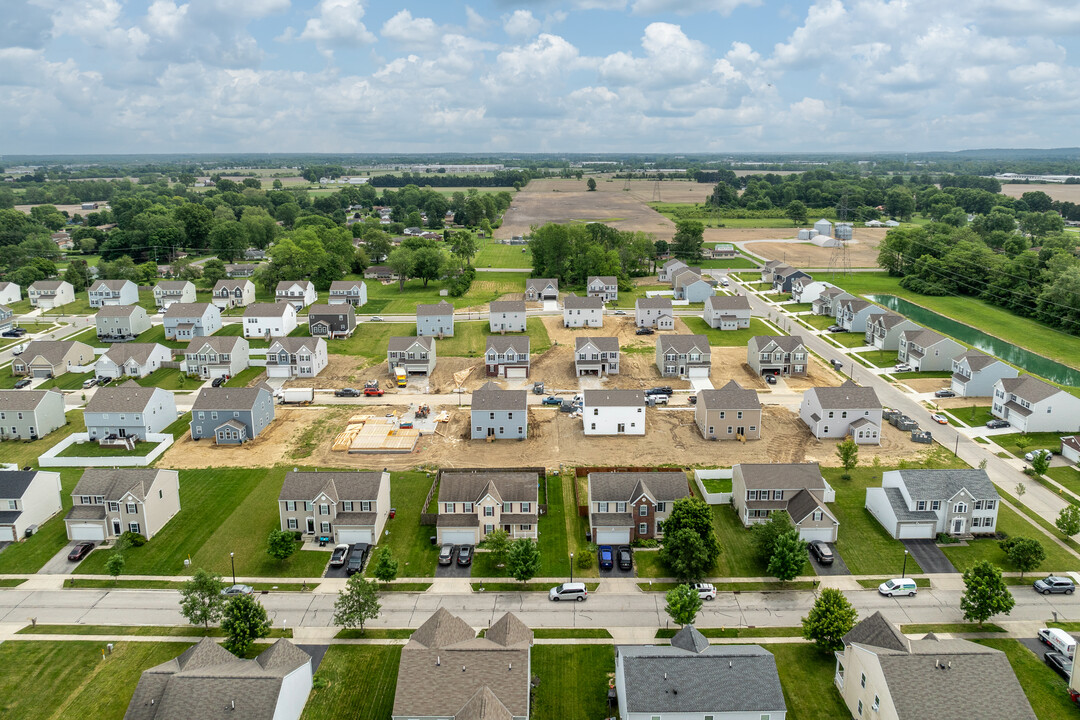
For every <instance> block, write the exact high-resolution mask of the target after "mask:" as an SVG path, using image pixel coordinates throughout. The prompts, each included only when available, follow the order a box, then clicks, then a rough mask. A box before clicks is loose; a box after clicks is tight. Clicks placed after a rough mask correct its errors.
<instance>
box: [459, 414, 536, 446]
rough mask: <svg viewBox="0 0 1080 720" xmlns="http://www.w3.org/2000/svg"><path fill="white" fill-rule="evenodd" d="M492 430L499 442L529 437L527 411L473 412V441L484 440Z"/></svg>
mask: <svg viewBox="0 0 1080 720" xmlns="http://www.w3.org/2000/svg"><path fill="white" fill-rule="evenodd" d="M489 429H490V430H492V431H493V434H494V437H495V438H496V439H498V440H506V439H521V438H526V437H528V435H529V414H528V411H527V410H495V411H486V410H473V411H472V439H473V440H483V439H484V438H486V437H487V436H488V431H489Z"/></svg>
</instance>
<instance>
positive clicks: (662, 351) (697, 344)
mask: <svg viewBox="0 0 1080 720" xmlns="http://www.w3.org/2000/svg"><path fill="white" fill-rule="evenodd" d="M656 369H657V370H659V371H660V375H661V376H662V377H690V378H695V377H698V378H702V377H703V378H707V377H709V371H710V370H711V369H712V352H711V349H710V348H709V338H708V337H706V336H705V335H661V336H660V337H659V338H658V339H657V341H656Z"/></svg>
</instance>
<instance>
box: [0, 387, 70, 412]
mask: <svg viewBox="0 0 1080 720" xmlns="http://www.w3.org/2000/svg"><path fill="white" fill-rule="evenodd" d="M46 393H56V394H57V395H58V396H59V397H60V399H61V400H63V397H64V394H63V393H62V392H60V391H59V390H0V410H5V411H7V412H18V411H20V410H21V411H25V412H30V411H32V410H36V409H37V407H38V405H40V404H41V403H42V402H43V401H44V400H45V398H46Z"/></svg>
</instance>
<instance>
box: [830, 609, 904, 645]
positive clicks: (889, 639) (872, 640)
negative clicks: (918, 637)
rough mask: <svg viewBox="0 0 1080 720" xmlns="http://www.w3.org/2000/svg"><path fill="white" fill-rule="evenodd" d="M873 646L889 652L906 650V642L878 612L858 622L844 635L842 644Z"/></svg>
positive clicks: (894, 627)
mask: <svg viewBox="0 0 1080 720" xmlns="http://www.w3.org/2000/svg"><path fill="white" fill-rule="evenodd" d="M855 643H858V644H859V645H873V646H874V647H880V648H887V649H889V650H907V643H908V640H907V638H906V637H904V636H903V634H901V632H900V631H899V630H898V629H897V628H896V626H895V625H893V624H892V623H891V622H889V621H888V620H886V619H885V616H884V615H882V614H881V611H880V610H878V611H877V612H875V613H874V614H873V615H871V616H870V617H868V618H864V619H863V620H860V621H859V622H858V623H857V624H856V625H855V627H853V628H851V630H849V631H848V633H847V635H844V644H845V645H852V644H855Z"/></svg>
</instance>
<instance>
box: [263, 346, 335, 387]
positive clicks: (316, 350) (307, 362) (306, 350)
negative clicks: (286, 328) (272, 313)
mask: <svg viewBox="0 0 1080 720" xmlns="http://www.w3.org/2000/svg"><path fill="white" fill-rule="evenodd" d="M329 361H330V360H329V358H328V357H327V350H326V340H324V339H323V338H321V337H320V338H313V337H306V338H305V337H283V338H277V339H276V340H274V341H273V342H271V343H270V349H269V350H267V351H266V375H267V377H279V378H312V377H315V376H316V375H318V374H319V373H321V372H322V371H323V368H325V367H326V365H327V364H328V363H329Z"/></svg>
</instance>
